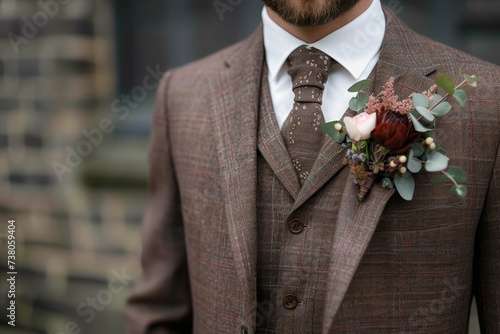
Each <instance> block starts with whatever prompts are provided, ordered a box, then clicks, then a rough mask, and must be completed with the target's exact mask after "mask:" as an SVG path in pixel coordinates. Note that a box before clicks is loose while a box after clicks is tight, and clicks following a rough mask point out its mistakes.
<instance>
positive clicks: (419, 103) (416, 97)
mask: <svg viewBox="0 0 500 334" xmlns="http://www.w3.org/2000/svg"><path fill="white" fill-rule="evenodd" d="M412 101H413V106H414V107H415V108H417V107H423V108H428V107H429V99H428V98H427V96H425V95H423V94H413V96H412Z"/></svg>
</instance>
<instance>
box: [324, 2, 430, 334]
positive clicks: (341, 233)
mask: <svg viewBox="0 0 500 334" xmlns="http://www.w3.org/2000/svg"><path fill="white" fill-rule="evenodd" d="M384 12H385V15H386V20H387V27H386V34H385V37H384V43H383V45H382V49H381V53H380V58H379V61H378V63H377V66H376V67H375V69H374V71H373V72H372V74H371V75H370V78H371V79H372V81H373V82H374V85H373V86H374V87H373V91H374V92H375V93H378V92H379V91H381V90H382V89H383V86H384V85H385V83H386V82H387V81H388V80H389V79H390V77H394V78H395V79H396V80H395V91H396V94H398V95H399V96H400V99H402V98H406V97H407V96H408V95H409V94H411V93H413V92H422V91H424V90H426V89H428V88H429V87H430V86H431V85H432V84H433V83H434V82H433V80H432V79H430V78H428V77H427V76H428V75H430V74H431V73H433V72H435V70H436V67H435V66H434V64H432V62H431V61H430V58H429V57H426V56H425V55H424V54H422V53H421V52H423V48H421V47H420V46H419V44H418V42H417V39H416V37H415V33H413V32H412V31H410V30H409V29H408V28H407V27H406V26H405V25H404V24H403V23H402V22H401V21H400V20H399V19H398V18H397V17H396V15H395V14H394V13H392V12H390V11H389V10H387V9H386V8H384ZM411 48H415V50H422V51H421V52H420V53H419V52H417V51H415V52H412V51H411V50H410V51H407V52H406V53H409V54H404V55H402V54H401V50H407V49H411ZM358 191H359V187H358V186H357V185H355V184H354V183H353V182H352V178H350V179H349V180H347V182H346V185H345V189H344V194H343V197H342V201H341V204H340V208H339V214H338V217H337V222H336V225H335V236H334V242H333V245H332V250H331V259H330V266H329V279H328V288H327V294H326V300H327V303H326V305H327V306H326V308H325V313H324V317H323V334H326V333H330V332H331V331H332V330H334V327H333V320H334V318H335V315H336V313H337V311H338V309H339V307H340V305H341V303H342V300H343V298H344V296H345V294H346V292H347V289H348V288H349V284H350V283H351V281H352V279H353V276H354V274H355V272H356V270H357V267H358V265H359V263H360V261H361V259H362V257H363V255H364V253H365V251H366V249H367V247H368V245H369V243H370V241H371V239H372V236H373V234H374V233H375V229H376V228H377V225H378V223H379V221H380V217H381V215H382V213H383V211H384V208H385V206H386V205H387V203H388V201H389V199H390V198H391V197H392V196H393V195H394V193H395V192H396V191H395V190H394V189H391V190H388V189H383V188H382V187H381V186H380V184H375V185H374V187H373V188H372V190H371V192H370V194H369V195H368V197H367V199H366V200H365V202H363V203H359V202H358V201H357V193H358Z"/></svg>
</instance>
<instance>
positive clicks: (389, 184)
mask: <svg viewBox="0 0 500 334" xmlns="http://www.w3.org/2000/svg"><path fill="white" fill-rule="evenodd" d="M382 188H384V189H392V188H394V184H393V183H392V181H391V179H390V178H388V177H386V178H384V179H383V180H382Z"/></svg>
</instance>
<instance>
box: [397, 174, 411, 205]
mask: <svg viewBox="0 0 500 334" xmlns="http://www.w3.org/2000/svg"><path fill="white" fill-rule="evenodd" d="M394 185H395V186H396V190H397V191H398V193H399V195H400V196H401V197H402V198H403V199H404V200H406V201H411V200H412V199H413V194H414V193H415V179H414V178H413V175H412V174H411V173H405V174H403V176H396V177H395V178H394Z"/></svg>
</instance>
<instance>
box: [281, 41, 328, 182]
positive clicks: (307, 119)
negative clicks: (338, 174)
mask: <svg viewBox="0 0 500 334" xmlns="http://www.w3.org/2000/svg"><path fill="white" fill-rule="evenodd" d="M287 62H288V65H289V69H288V74H290V76H291V77H292V83H293V92H294V93H295V99H294V101H295V103H294V104H293V108H292V111H291V112H290V114H289V115H288V118H287V119H286V120H285V123H284V124H283V127H282V129H281V134H282V135H283V138H284V139H285V144H286V146H287V148H288V152H289V154H290V157H291V159H292V163H293V165H294V167H295V170H296V172H297V175H298V177H299V181H300V184H301V185H303V184H304V182H305V180H307V177H308V176H309V172H310V171H311V169H312V166H313V164H314V161H315V160H316V158H317V157H318V154H319V150H320V148H321V145H322V143H323V139H324V138H325V133H324V132H323V131H322V130H321V125H323V124H324V123H325V119H324V117H323V112H322V111H321V104H322V99H323V89H324V88H325V86H324V83H325V82H326V80H328V73H329V72H330V68H331V66H332V62H333V61H332V58H330V57H329V56H328V55H326V54H325V53H323V52H321V51H319V50H317V49H315V48H307V47H306V46H301V47H299V48H297V49H296V50H295V51H293V52H292V53H291V54H290V56H289V57H288V59H287Z"/></svg>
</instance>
